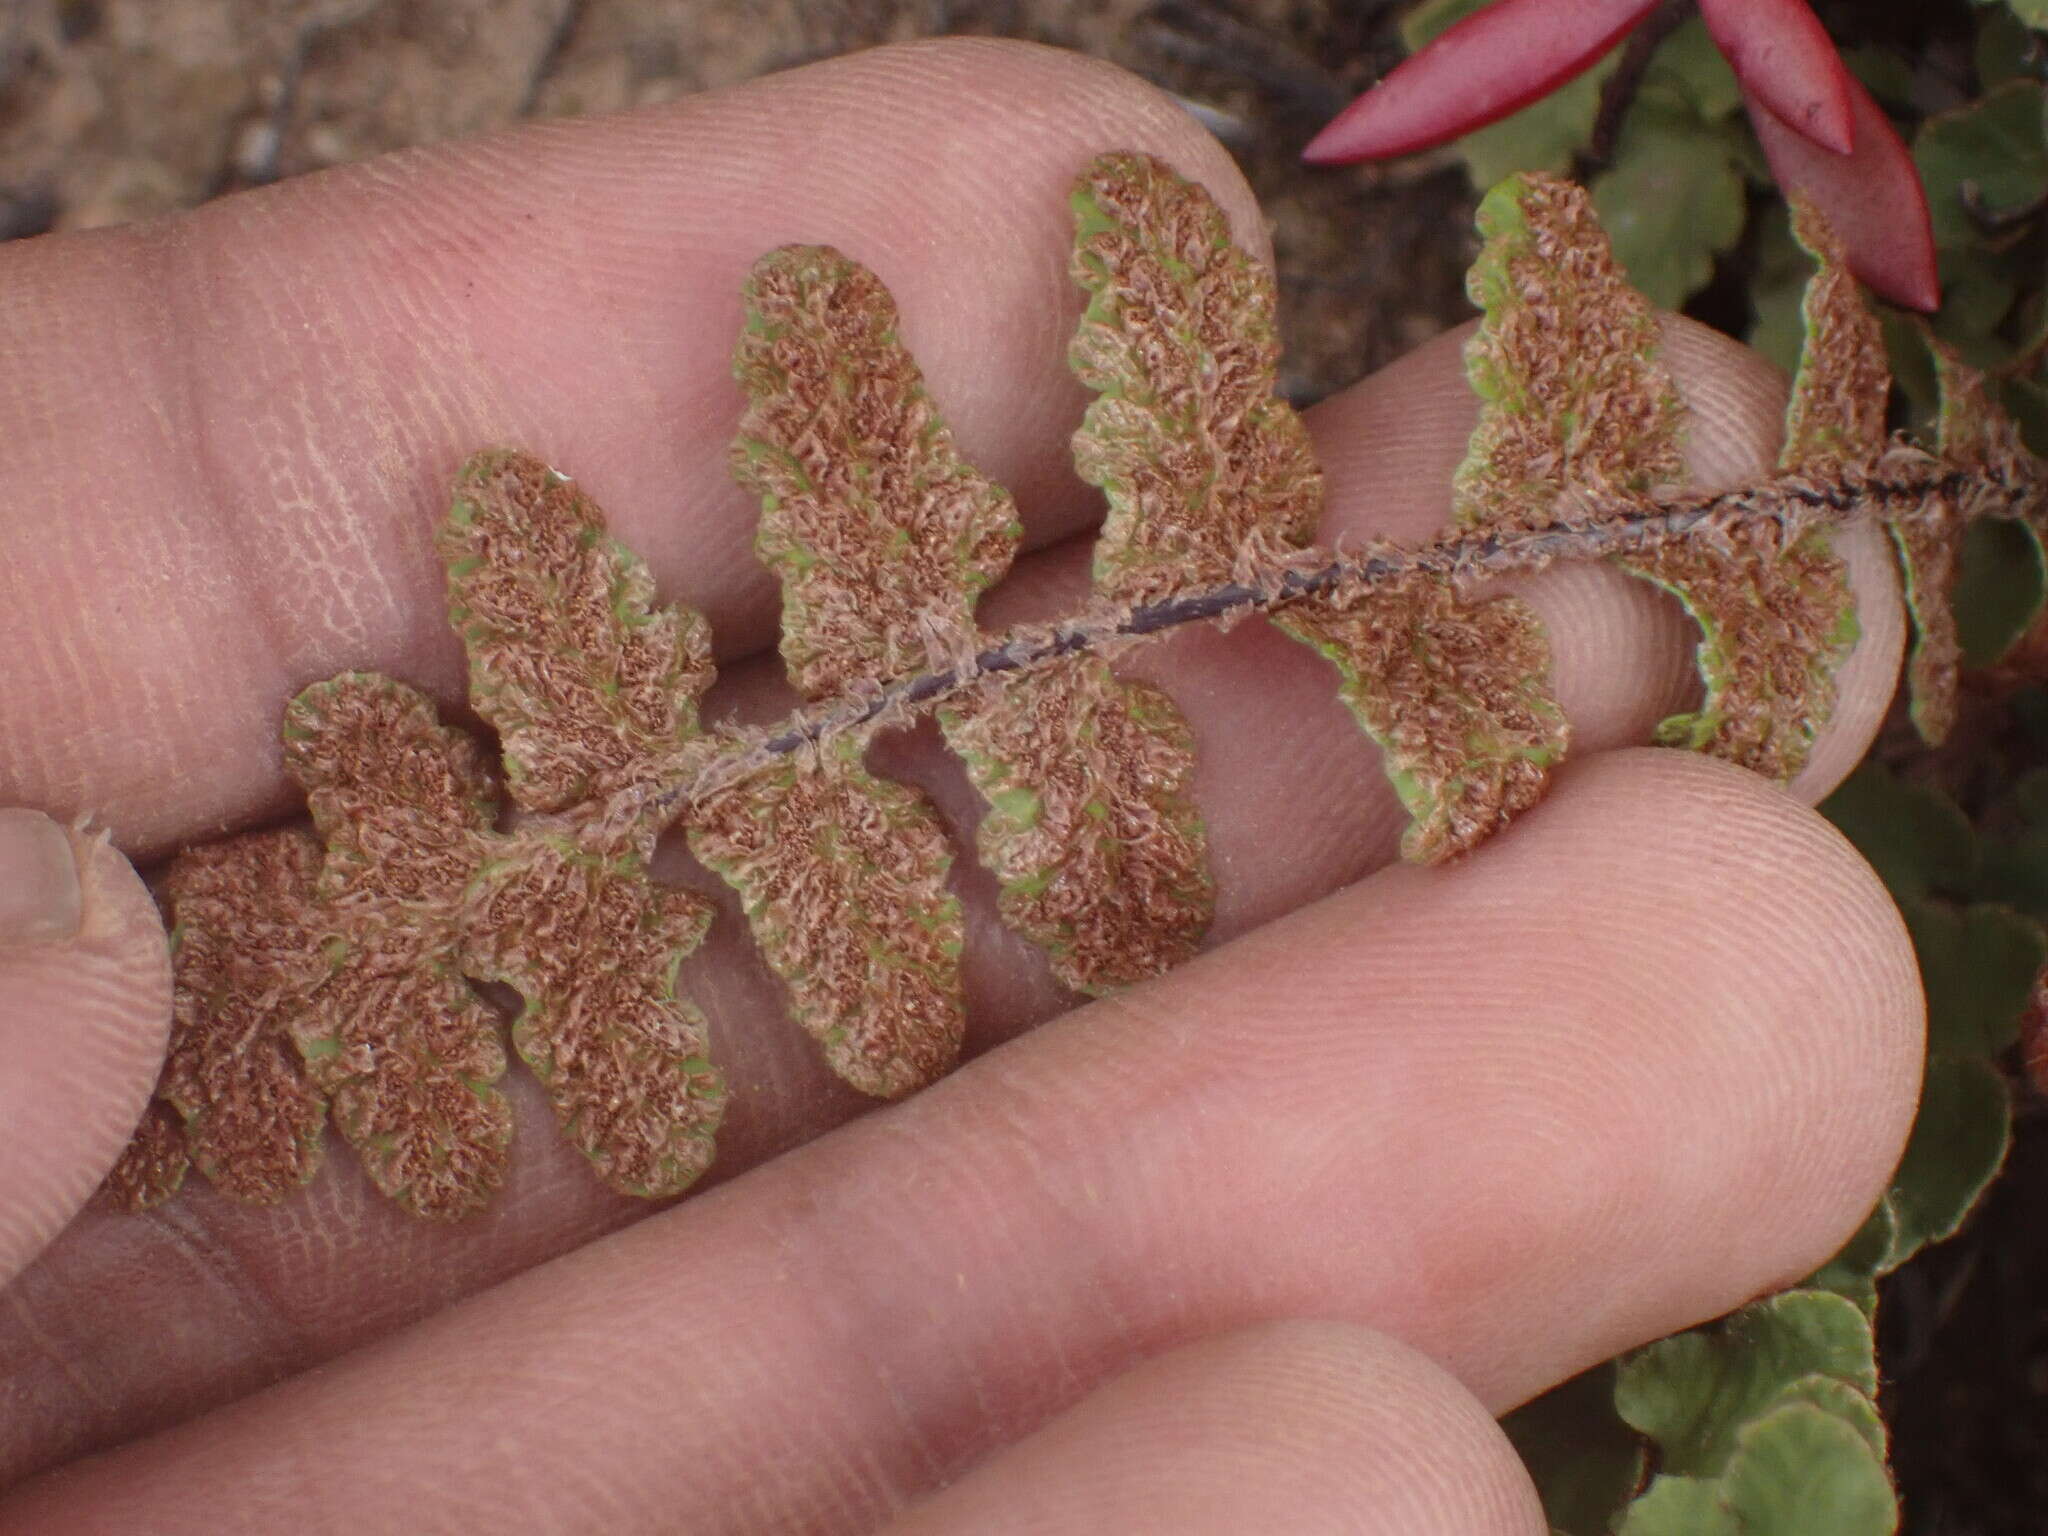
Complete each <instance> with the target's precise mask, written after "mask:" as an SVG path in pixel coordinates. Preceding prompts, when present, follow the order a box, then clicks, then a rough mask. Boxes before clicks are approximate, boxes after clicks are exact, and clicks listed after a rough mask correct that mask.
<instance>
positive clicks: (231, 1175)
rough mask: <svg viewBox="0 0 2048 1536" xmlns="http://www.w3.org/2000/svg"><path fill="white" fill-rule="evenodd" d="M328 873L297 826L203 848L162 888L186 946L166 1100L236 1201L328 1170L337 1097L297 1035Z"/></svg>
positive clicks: (179, 950) (258, 1198) (202, 1161)
mask: <svg viewBox="0 0 2048 1536" xmlns="http://www.w3.org/2000/svg"><path fill="white" fill-rule="evenodd" d="M319 869H320V845H319V843H318V842H317V841H315V840H314V839H313V838H312V837H310V836H308V835H307V834H306V833H304V832H301V831H298V830H297V829H286V830H284V831H279V832H270V833H264V834H261V835H259V836H256V837H250V838H243V839H240V840H238V841H236V842H232V843H223V844H219V845H217V846H215V847H211V848H199V849H195V850H193V851H192V852H191V853H189V854H187V855H186V856H185V857H184V858H181V859H180V860H179V861H178V863H177V866H176V868H174V869H173V870H172V871H171V875H170V878H169V879H168V880H167V881H166V882H165V885H164V895H165V899H166V901H167V902H168V904H169V907H170V912H171V917H172V921H173V922H174V923H175V924H176V925H177V929H176V931H177V933H178V939H177V945H176V949H175V950H174V952H173V955H172V964H173V975H174V977H175V981H176V991H175V993H174V995H173V996H174V1000H173V1005H172V1010H171V1040H170V1048H169V1051H168V1053H167V1054H166V1056H165V1058H164V1069H163V1076H162V1078H161V1080H160V1081H159V1082H158V1084H157V1094H158V1096H159V1097H160V1098H162V1099H163V1100H165V1101H166V1102H167V1103H168V1104H170V1105H171V1106H173V1107H174V1108H175V1109H176V1110H177V1112H178V1114H179V1116H180V1117H182V1119H183V1121H184V1125H185V1137H186V1146H187V1149H188V1151H189V1154H190V1156H191V1160H192V1162H193V1163H194V1164H195V1165H197V1167H198V1169H199V1171H200V1172H201V1173H203V1174H205V1175H206V1177H207V1178H208V1179H209V1180H211V1181H212V1182H213V1183H214V1184H215V1185H216V1186H217V1187H218V1188H219V1189H220V1190H221V1191H222V1193H224V1194H227V1195H229V1196H231V1197H233V1198H234V1199H237V1200H246V1201H254V1202H258V1203H267V1202H269V1201H273V1200H281V1199H283V1198H284V1197H285V1196H286V1195H287V1194H289V1193H290V1192H291V1191H292V1190H294V1189H296V1188H298V1187H299V1186H300V1185H301V1184H304V1183H305V1182H306V1181H307V1180H308V1179H310V1178H312V1177H313V1174H314V1172H315V1170H316V1169H317V1168H318V1167H319V1164H320V1134H321V1131H322V1130H323V1129H324V1128H325V1125H326V1121H327V1103H326V1098H325V1095H323V1094H322V1093H321V1092H320V1091H319V1090H318V1089H317V1088H315V1087H314V1086H313V1084H312V1082H311V1081H310V1080H309V1079H308V1077H307V1075H306V1068H305V1064H304V1063H303V1062H302V1061H301V1060H300V1059H299V1053H298V1048H297V1046H296V1045H295V1044H294V1043H293V1039H292V1021H293V1019H294V1018H295V1017H296V1016H297V1015H298V1014H299V1013H300V1011H301V1010H302V1009H303V1008H304V997H305V995H306V993H308V992H309V991H310V990H312V988H313V986H314V985H315V984H316V983H317V981H318V980H319V977H320V973H321V972H323V971H324V970H325V967H324V966H321V965H319V964H318V963H317V956H318V951H317V949H316V948H315V946H314V944H313V943H312V942H311V938H312V935H313V932H314V929H313V924H312V902H313V887H314V880H315V877H316V876H317V875H318V873H319Z"/></svg>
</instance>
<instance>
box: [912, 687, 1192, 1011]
mask: <svg viewBox="0 0 2048 1536" xmlns="http://www.w3.org/2000/svg"><path fill="white" fill-rule="evenodd" d="M940 723H941V725H942V727H943V728H944V730H945V734H946V742H947V744H948V745H949V746H951V747H952V749H953V750H954V751H955V752H957V753H958V754H959V755H960V757H961V759H962V760H963V761H964V762H965V763H966V764H967V770H968V774H969V776H970V777H971V778H972V779H973V780H974V785H975V788H976V789H978V790H980V791H981V794H982V797H983V798H984V799H985V800H987V801H988V802H989V811H988V814H987V815H986V816H984V817H983V818H982V823H981V830H980V834H979V841H980V849H981V858H982V862H983V863H984V864H985V865H987V866H988V868H989V870H990V871H991V872H992V873H993V874H994V875H995V876H996V878H997V879H998V880H1000V881H1001V882H1002V893H1001V896H1000V898H999V909H1000V911H1001V913H1002V917H1003V920H1004V921H1005V922H1006V923H1008V924H1009V925H1010V926H1011V927H1012V928H1014V929H1016V930H1017V932H1019V933H1021V934H1023V935H1024V936H1025V937H1026V938H1029V939H1030V940H1032V941H1033V942H1034V943H1036V944H1039V945H1041V946H1043V947H1044V949H1045V950H1046V951H1047V953H1048V955H1049V956H1050V958H1051V961H1052V970H1053V974H1054V975H1055V976H1057V977H1058V978H1059V979H1060V981H1061V982H1063V983H1064V984H1065V985H1067V986H1069V987H1072V988H1074V989H1075V990H1077V991H1081V992H1104V991H1108V990H1110V989H1112V988H1115V987H1122V986H1128V985H1130V984H1131V983H1132V982H1136V981H1142V980H1144V979H1145V978H1146V977H1148V976H1156V975H1158V974H1160V973H1161V972H1162V971H1166V970H1169V969H1171V968H1172V967H1173V966H1175V965H1178V964H1180V963H1181V962H1182V961H1183V960H1186V959H1188V958H1189V957H1190V956H1192V955H1193V954H1194V952H1195V950H1196V948H1197V947H1198V946H1199V945H1200V943H1201V939H1202V934H1203V933H1204V932H1205V931H1206V930H1207V928H1208V926H1209V919H1210V916H1211V915H1212V913H1213V912H1214V911H1215V905H1216V893H1215V886H1214V884H1213V883H1212V882H1211V880H1210V878H1209V873H1208V862H1207V857H1206V854H1205V840H1204V838H1203V834H1202V823H1201V817H1200V814H1199V813H1198V812H1197V811H1196V809H1195V806H1194V802H1193V801H1192V800H1191V799H1190V798H1189V796H1188V787H1189V786H1188V780H1189V778H1190V777H1191V776H1192V773H1193V769H1194V741H1193V738H1192V736H1191V734H1190V733H1189V731H1188V728H1187V723H1186V722H1185V721H1184V720H1183V719H1182V718H1181V715H1180V711H1179V710H1178V709H1176V708H1175V707H1174V705H1173V701H1172V700H1171V699H1169V698H1167V697H1166V695H1165V694H1163V693H1161V692H1160V691H1159V690H1158V689H1156V688H1151V687H1148V686H1146V685H1145V684H1142V683H1133V682H1124V681H1120V680H1119V679H1117V678H1116V677H1114V676H1113V675H1112V674H1111V673H1110V670H1109V666H1108V664H1107V663H1106V662H1104V661H1102V660H1101V658H1099V657H1094V656H1075V657H1070V658H1068V659H1066V660H1064V661H1062V662H1060V663H1059V664H1058V665H1057V666H1054V667H1050V668H1047V669H1046V670H1044V671H1042V672H1035V673H1033V674H1031V675H1030V676H1028V677H1024V678H1019V679H1017V680H1015V681H1014V682H1011V683H1010V684H1008V685H1007V686H1005V687H1002V688H984V689H983V690H981V691H980V692H978V693H976V694H974V695H972V696H970V697H968V698H966V699H964V700H961V701H960V702H958V703H956V704H955V705H953V706H950V707H948V708H947V709H945V710H943V711H942V712H941V714H940Z"/></svg>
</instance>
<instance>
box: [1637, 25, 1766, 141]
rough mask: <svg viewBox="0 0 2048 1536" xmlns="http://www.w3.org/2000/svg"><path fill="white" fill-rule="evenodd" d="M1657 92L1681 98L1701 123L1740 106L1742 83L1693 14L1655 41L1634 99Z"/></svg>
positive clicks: (1728, 114) (1717, 119)
mask: <svg viewBox="0 0 2048 1536" xmlns="http://www.w3.org/2000/svg"><path fill="white" fill-rule="evenodd" d="M1659 95H1675V96H1677V97H1679V98H1681V99H1682V100H1683V101H1684V103H1685V104H1686V107H1687V108H1688V110H1690V111H1691V113H1692V114H1693V116H1695V117H1697V118H1698V119H1699V120H1700V121H1701V122H1703V123H1718V122H1720V121H1722V120H1723V119H1724V118H1729V117H1733V116H1734V115H1735V113H1736V111H1737V110H1738V109H1739V108H1740V107H1741V106H1742V86H1741V85H1740V84H1739V83H1738V82H1737V80H1736V78H1735V71H1734V70H1732V69H1730V68H1729V67H1728V60H1727V59H1726V58H1724V57H1723V56H1722V54H1721V50H1720V49H1719V48H1717V47H1715V46H1714V39H1713V38H1712V37H1711V36H1709V35H1708V33H1707V24H1706V23H1705V22H1703V21H1701V20H1700V19H1699V17H1697V16H1695V17H1692V18H1691V19H1690V20H1688V21H1687V22H1686V23H1685V24H1684V25H1682V26H1680V27H1679V28H1678V29H1677V30H1676V31H1674V32H1673V33H1672V34H1671V35H1670V36H1669V37H1667V38H1665V39H1664V41H1663V42H1662V43H1660V44H1658V45H1657V51H1656V52H1655V53H1653V54H1652V55H1650V67H1649V68H1648V69H1646V70H1644V71H1643V79H1642V84H1641V86H1640V87H1639V88H1638V89H1637V92H1636V99H1637V100H1639V101H1640V100H1643V99H1645V98H1651V99H1654V98H1655V97H1657V96H1659Z"/></svg>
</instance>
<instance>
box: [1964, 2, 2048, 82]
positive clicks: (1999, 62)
mask: <svg viewBox="0 0 2048 1536" xmlns="http://www.w3.org/2000/svg"><path fill="white" fill-rule="evenodd" d="M1980 3H1981V0H1980ZM2041 9H2042V13H2043V16H2044V18H2048V5H2043V6H2042V7H2041ZM2034 25H2036V26H2048V19H2044V20H2042V21H2037V22H2035V23H2034ZM2039 47H2040V44H2039V43H2038V42H2037V41H2036V40H2035V38H2034V37H2033V34H2031V33H2030V32H2028V30H2027V28H2026V26H2025V25H2024V24H2023V23H2022V22H2021V21H2020V19H2019V18H2018V17H2017V16H2016V15H2014V14H2013V12H2012V11H2009V10H2006V9H2004V8H2003V7H1999V8H1995V9H1993V10H1990V11H1987V12H1986V13H1985V16H1984V20H1983V21H1982V23H1980V24H1979V26H1978V28H1977V49H1976V64H1977V84H1978V85H1979V86H1980V87H1982V88H1983V89H1984V90H1987V91H1988V90H1990V89H1991V88H1992V87H1993V86H1995V85H2003V84H2005V82H2006V81H2008V80H2022V79H2025V78H2027V67H2028V59H2029V58H2030V57H2032V56H2034V55H2035V54H2036V52H2037V50H2038V49H2039Z"/></svg>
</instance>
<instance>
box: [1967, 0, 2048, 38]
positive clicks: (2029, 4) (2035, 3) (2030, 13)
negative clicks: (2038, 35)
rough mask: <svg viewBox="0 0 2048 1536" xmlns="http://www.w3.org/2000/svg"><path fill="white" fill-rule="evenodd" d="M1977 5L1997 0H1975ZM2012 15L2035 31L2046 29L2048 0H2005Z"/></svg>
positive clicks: (2047, 29) (2047, 25)
mask: <svg viewBox="0 0 2048 1536" xmlns="http://www.w3.org/2000/svg"><path fill="white" fill-rule="evenodd" d="M1977 3H1978V4H1979V5H1986V4H1996V3H1997V0H1977ZM2005 3H2006V5H2007V6H2008V7H2009V8H2010V9H2011V11H2012V13H2013V15H2015V16H2017V17H2018V18H2019V19H2020V20H2021V21H2022V22H2023V23H2025V24H2026V25H2027V26H2030V27H2032V28H2034V29H2035V30H2036V31H2048V0H2005Z"/></svg>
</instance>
